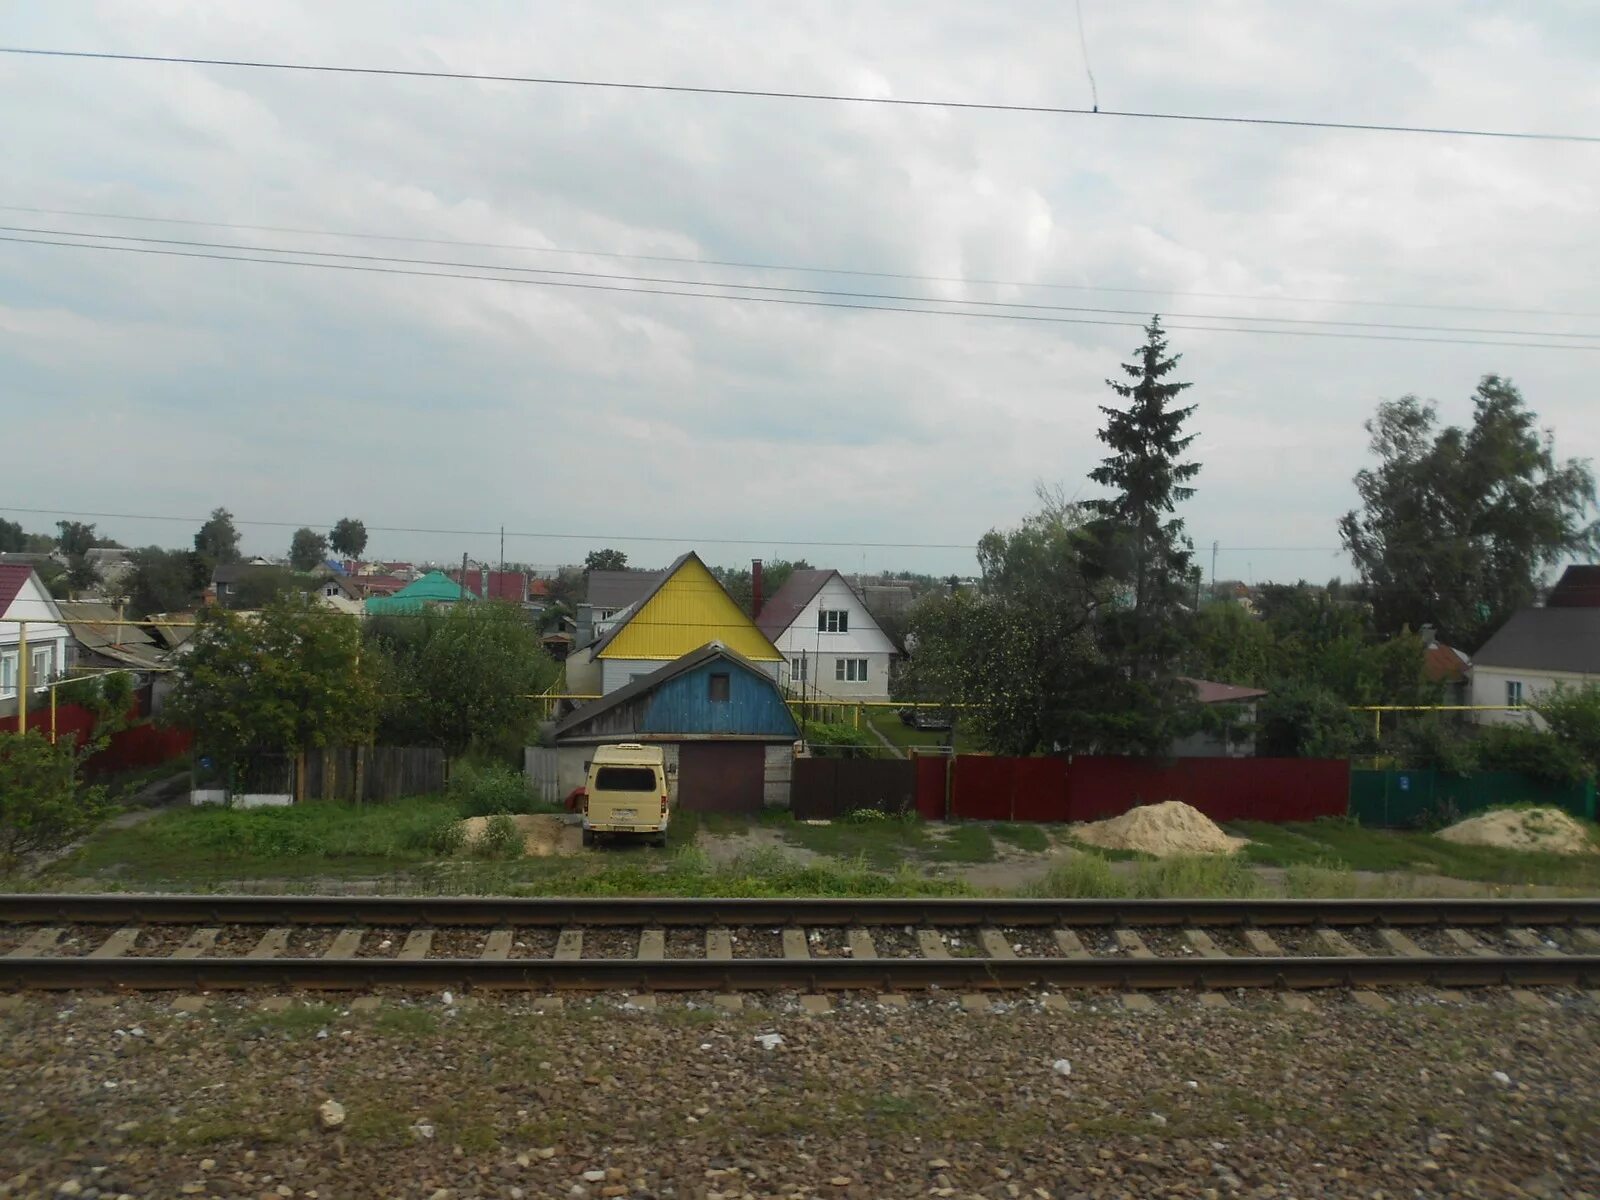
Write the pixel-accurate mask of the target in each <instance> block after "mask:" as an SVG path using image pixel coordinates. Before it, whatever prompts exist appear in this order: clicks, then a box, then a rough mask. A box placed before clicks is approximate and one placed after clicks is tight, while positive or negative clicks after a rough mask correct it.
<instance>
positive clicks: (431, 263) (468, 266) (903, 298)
mask: <svg viewBox="0 0 1600 1200" xmlns="http://www.w3.org/2000/svg"><path fill="white" fill-rule="evenodd" d="M0 231H4V232H9V233H28V234H47V235H51V236H56V237H75V238H92V239H95V240H97V241H122V242H145V243H149V244H152V245H161V246H186V247H191V248H194V247H199V248H203V249H210V250H228V251H244V252H249V253H260V254H278V255H301V256H305V257H310V258H336V259H349V260H353V261H357V262H381V263H399V264H402V265H405V266H425V267H448V268H453V269H461V270H471V271H506V272H511V273H514V274H530V275H541V276H544V275H548V276H555V277H560V278H578V279H605V280H612V281H616V282H626V283H653V284H668V285H671V286H674V287H701V288H704V287H721V288H738V289H740V290H743V291H755V292H774V293H782V294H786V295H805V296H833V297H841V298H845V299H853V300H888V301H895V302H899V303H908V304H944V305H965V306H973V307H979V308H1000V309H1012V308H1015V309H1024V310H1027V311H1030V312H1072V313H1094V314H1097V315H1100V316H1121V317H1140V318H1143V317H1145V316H1147V315H1148V313H1147V310H1145V309H1134V308H1094V307H1089V306H1083V305H1066V304H1035V303H1030V302H1026V301H1018V300H966V299H953V298H949V297H944V296H913V295H903V294H899V293H894V292H851V291H844V290H840V289H832V288H800V287H784V286H780V285H777V284H760V283H735V282H731V281H725V280H715V281H707V280H698V279H680V278H673V277H662V276H653V275H615V274H607V273H605V272H600V271H572V270H562V269H559V268H555V267H525V266H519V265H517V264H515V263H486V262H459V261H454V260H450V259H436V258H406V257H400V256H396V255H385V254H354V253H351V252H349V251H340V250H308V249H303V248H301V247H294V246H254V245H246V244H241V243H237V242H206V241H196V240H189V239H183V238H156V237H146V236H143V235H139V234H130V233H91V232H85V231H83V230H77V229H44V228H38V227H35V226H27V225H0ZM1164 315H1165V316H1167V317H1171V318H1176V319H1177V320H1182V321H1253V322H1258V323H1259V322H1272V323H1275V324H1283V325H1332V326H1337V327H1339V328H1345V329H1392V330H1401V331H1409V332H1423V333H1471V334H1487V335H1491V336H1502V337H1559V338H1578V339H1584V340H1600V333H1569V332H1565V331H1559V330H1542V329H1484V328H1481V327H1477V326H1461V325H1411V324H1397V323H1393V322H1382V321H1344V320H1338V319H1334V318H1316V317H1258V316H1251V315H1249V314H1244V313H1193V312H1172V313H1166V314H1164Z"/></svg>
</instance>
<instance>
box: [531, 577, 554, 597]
mask: <svg viewBox="0 0 1600 1200" xmlns="http://www.w3.org/2000/svg"><path fill="white" fill-rule="evenodd" d="M549 594H550V581H549V580H548V579H530V580H528V595H530V596H548V595H549Z"/></svg>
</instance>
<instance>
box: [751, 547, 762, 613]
mask: <svg viewBox="0 0 1600 1200" xmlns="http://www.w3.org/2000/svg"><path fill="white" fill-rule="evenodd" d="M760 615H761V560H760V559H759V558H752V559H751V560H750V616H751V617H752V618H754V617H759V616H760Z"/></svg>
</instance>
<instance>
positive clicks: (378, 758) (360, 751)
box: [305, 746, 449, 804]
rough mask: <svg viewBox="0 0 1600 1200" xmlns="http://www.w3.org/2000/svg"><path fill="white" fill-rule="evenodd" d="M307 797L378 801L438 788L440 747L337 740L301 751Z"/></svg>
mask: <svg viewBox="0 0 1600 1200" xmlns="http://www.w3.org/2000/svg"><path fill="white" fill-rule="evenodd" d="M305 763H306V768H305V769H306V779H305V797H306V799H307V800H343V801H346V802H348V803H353V804H369V803H371V804H381V803H383V802H384V801H387V800H398V799H399V798H401V797H402V796H420V795H426V794H428V793H430V792H442V791H443V790H444V787H445V784H446V783H447V782H448V781H449V770H448V768H447V764H446V761H445V756H444V751H443V750H439V749H437V748H435V747H432V746H340V747H330V748H329V749H326V750H311V751H308V752H307V753H306V758H305Z"/></svg>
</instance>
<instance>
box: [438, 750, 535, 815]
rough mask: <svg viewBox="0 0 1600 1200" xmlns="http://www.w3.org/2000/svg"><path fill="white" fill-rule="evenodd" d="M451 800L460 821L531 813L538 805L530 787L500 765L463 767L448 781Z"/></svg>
mask: <svg viewBox="0 0 1600 1200" xmlns="http://www.w3.org/2000/svg"><path fill="white" fill-rule="evenodd" d="M450 798H451V799H452V800H454V801H455V802H456V804H457V806H458V807H459V809H460V812H461V815H462V816H463V817H492V816H494V815H495V814H497V813H524V812H532V811H533V810H534V808H535V806H536V804H537V802H538V796H537V794H536V793H535V792H534V789H533V785H532V784H530V783H529V782H528V780H527V778H526V777H525V776H523V775H522V774H521V773H520V772H518V771H513V770H512V769H511V768H510V767H507V766H504V765H502V764H500V763H487V764H483V765H475V764H472V763H464V764H462V765H460V766H458V767H457V768H456V770H455V771H454V773H453V774H452V775H451V778H450Z"/></svg>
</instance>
